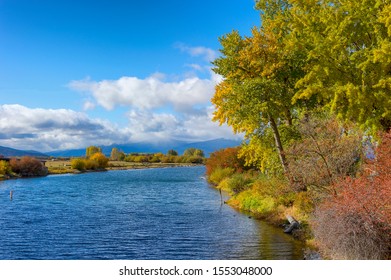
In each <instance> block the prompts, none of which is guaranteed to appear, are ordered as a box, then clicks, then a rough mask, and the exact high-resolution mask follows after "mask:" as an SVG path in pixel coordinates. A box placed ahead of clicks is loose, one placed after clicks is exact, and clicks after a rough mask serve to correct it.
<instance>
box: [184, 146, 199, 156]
mask: <svg viewBox="0 0 391 280" xmlns="http://www.w3.org/2000/svg"><path fill="white" fill-rule="evenodd" d="M183 155H184V156H185V157H191V156H194V157H204V151H202V150H200V149H196V148H188V149H186V150H185V151H184V152H183Z"/></svg>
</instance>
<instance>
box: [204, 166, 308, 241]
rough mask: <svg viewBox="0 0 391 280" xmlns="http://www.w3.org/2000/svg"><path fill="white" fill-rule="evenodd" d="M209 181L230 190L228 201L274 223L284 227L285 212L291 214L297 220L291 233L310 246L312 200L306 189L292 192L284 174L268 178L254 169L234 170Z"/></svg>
mask: <svg viewBox="0 0 391 280" xmlns="http://www.w3.org/2000/svg"><path fill="white" fill-rule="evenodd" d="M223 173H224V171H223ZM226 174H227V173H226ZM209 178H210V177H209ZM216 183H217V184H216ZM212 184H214V185H215V187H216V188H218V189H221V190H222V191H225V192H227V193H228V194H229V196H230V198H229V199H228V200H227V201H226V203H227V204H228V205H230V206H232V207H234V208H236V209H238V210H241V211H246V212H249V213H252V215H253V216H254V217H256V218H259V219H262V220H265V221H267V222H269V223H271V224H273V225H275V226H280V227H283V225H286V224H287V223H288V221H287V216H292V217H294V218H295V219H296V220H298V221H299V223H300V228H299V229H297V230H295V231H294V232H293V235H294V237H295V238H297V239H299V240H301V241H304V242H306V243H307V244H308V245H309V246H313V241H312V239H313V234H312V232H311V229H310V227H309V220H310V217H311V213H312V212H313V210H314V203H313V197H310V194H309V192H293V191H292V190H291V188H290V186H289V183H288V182H287V181H286V180H285V179H284V178H268V177H266V176H264V175H261V174H259V173H257V172H253V171H252V172H248V171H247V172H242V173H233V174H230V175H227V176H226V177H222V178H220V181H219V182H215V183H213V182H212ZM282 230H283V228H282Z"/></svg>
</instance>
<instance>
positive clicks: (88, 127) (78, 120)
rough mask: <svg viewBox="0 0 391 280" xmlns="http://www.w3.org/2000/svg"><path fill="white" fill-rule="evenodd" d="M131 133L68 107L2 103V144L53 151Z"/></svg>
mask: <svg viewBox="0 0 391 280" xmlns="http://www.w3.org/2000/svg"><path fill="white" fill-rule="evenodd" d="M129 136H130V135H129V132H128V131H126V130H124V131H122V130H120V129H118V128H117V127H116V126H115V125H114V124H112V123H109V122H107V121H103V120H98V119H90V118H89V117H88V116H87V115H86V114H84V113H80V112H76V111H73V110H66V109H56V110H54V109H41V108H36V109H31V108H27V107H24V106H21V105H17V104H14V105H0V145H3V146H9V147H13V148H19V149H24V150H28V149H34V150H39V151H51V150H58V149H72V148H80V147H86V146H88V145H109V144H111V143H112V142H113V141H114V140H116V141H118V142H126V141H127V140H128V139H129Z"/></svg>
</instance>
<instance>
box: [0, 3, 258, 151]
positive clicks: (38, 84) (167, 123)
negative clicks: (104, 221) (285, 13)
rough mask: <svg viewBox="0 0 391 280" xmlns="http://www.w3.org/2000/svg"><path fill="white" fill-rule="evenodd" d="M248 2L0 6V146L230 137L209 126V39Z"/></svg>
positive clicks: (241, 23)
mask: <svg viewBox="0 0 391 280" xmlns="http://www.w3.org/2000/svg"><path fill="white" fill-rule="evenodd" d="M253 7H254V1H253V0H232V1H222V0H214V1H210V0H208V1H206V0H205V1H204V0H200V1H176V0H168V1H132V0H129V1H125V0H123V1H119V0H110V1H107V0H95V1H90V0H81V1H64V0H57V1H49V0H36V1H31V0H0V145H3V146H9V147H14V148H20V149H36V150H40V151H51V150H57V149H70V148H83V147H85V146H87V145H93V144H94V145H108V144H112V143H131V142H139V141H146V142H150V141H155V142H156V141H170V140H184V141H190V142H194V141H202V140H209V139H214V138H220V137H224V138H235V137H238V136H235V135H233V134H232V132H231V129H230V128H228V127H226V126H222V127H219V126H218V124H216V123H213V122H212V121H211V116H212V113H213V106H211V103H210V98H211V96H212V95H213V89H214V85H215V84H216V83H218V81H219V80H220V79H221V77H219V76H217V75H215V74H213V73H212V72H211V71H210V67H211V64H210V61H211V60H213V59H214V58H216V57H218V56H219V53H218V49H219V47H220V45H219V42H218V37H220V36H222V35H224V34H226V33H228V32H230V31H232V30H234V29H235V30H239V31H240V33H241V34H242V35H248V34H250V29H251V28H252V27H253V26H259V24H260V20H259V12H257V11H256V10H254V8H253Z"/></svg>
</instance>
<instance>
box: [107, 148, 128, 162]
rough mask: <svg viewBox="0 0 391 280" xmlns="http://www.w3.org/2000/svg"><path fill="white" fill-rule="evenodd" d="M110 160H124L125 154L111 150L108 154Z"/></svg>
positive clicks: (115, 149)
mask: <svg viewBox="0 0 391 280" xmlns="http://www.w3.org/2000/svg"><path fill="white" fill-rule="evenodd" d="M110 159H111V160H124V159H125V153H124V152H122V151H120V150H118V149H117V148H112V149H111V153H110Z"/></svg>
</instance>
